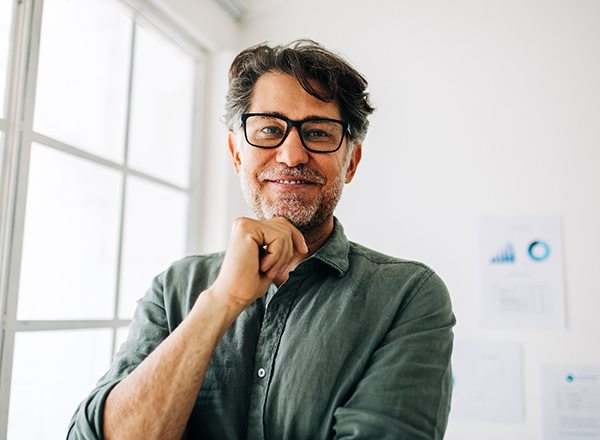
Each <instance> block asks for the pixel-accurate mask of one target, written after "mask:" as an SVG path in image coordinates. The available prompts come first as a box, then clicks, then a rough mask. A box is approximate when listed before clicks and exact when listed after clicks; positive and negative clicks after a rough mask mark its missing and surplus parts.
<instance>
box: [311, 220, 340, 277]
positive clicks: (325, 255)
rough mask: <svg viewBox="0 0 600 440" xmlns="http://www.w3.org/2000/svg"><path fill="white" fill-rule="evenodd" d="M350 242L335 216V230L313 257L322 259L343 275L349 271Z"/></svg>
mask: <svg viewBox="0 0 600 440" xmlns="http://www.w3.org/2000/svg"><path fill="white" fill-rule="evenodd" d="M349 251H350V243H349V242H348V239H347V238H346V235H345V234H344V228H343V227H342V224H341V223H340V222H339V220H338V219H337V218H335V217H334V218H333V232H332V233H331V235H330V236H329V238H328V239H327V241H326V242H325V244H324V245H323V246H321V247H320V248H319V249H318V250H317V252H315V253H314V254H313V256H312V257H311V258H314V259H315V260H319V261H322V262H323V263H325V264H326V265H328V266H329V267H331V268H332V269H334V270H335V271H336V272H337V273H338V275H339V276H340V277H341V276H343V275H344V274H345V273H346V272H347V271H348V266H349V263H348V252H349Z"/></svg>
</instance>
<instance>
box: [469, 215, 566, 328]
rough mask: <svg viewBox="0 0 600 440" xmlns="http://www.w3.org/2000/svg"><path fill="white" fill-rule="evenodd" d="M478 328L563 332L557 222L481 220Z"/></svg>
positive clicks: (543, 219) (546, 219) (549, 219)
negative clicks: (480, 295) (479, 325)
mask: <svg viewBox="0 0 600 440" xmlns="http://www.w3.org/2000/svg"><path fill="white" fill-rule="evenodd" d="M480 232H481V255H480V260H481V281H482V282H481V286H482V324H483V325H484V326H485V327H495V328H533V329H562V328H564V327H565V306H564V295H565V293H564V278H563V253H562V237H561V225H560V218H559V217H485V218H483V219H482V221H481V228H480Z"/></svg>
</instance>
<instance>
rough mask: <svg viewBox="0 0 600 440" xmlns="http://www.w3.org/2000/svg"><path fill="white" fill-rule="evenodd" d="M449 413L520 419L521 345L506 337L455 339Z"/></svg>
mask: <svg viewBox="0 0 600 440" xmlns="http://www.w3.org/2000/svg"><path fill="white" fill-rule="evenodd" d="M452 370H453V379H454V380H453V390H452V406H451V408H452V409H451V413H450V414H451V417H452V418H453V419H457V420H466V421H493V422H521V421H523V384H522V374H521V346H520V345H519V344H518V343H514V342H506V341H500V342H497V341H456V342H455V344H454V352H453V354H452Z"/></svg>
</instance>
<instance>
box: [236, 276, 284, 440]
mask: <svg viewBox="0 0 600 440" xmlns="http://www.w3.org/2000/svg"><path fill="white" fill-rule="evenodd" d="M286 287H287V286H286ZM279 293H280V292H278V295H279ZM291 304H292V299H291V298H285V299H282V298H281V297H280V299H279V300H276V301H275V302H270V304H269V306H268V307H267V309H266V311H265V315H264V318H263V323H262V328H261V330H260V335H259V338H258V343H257V346H256V354H255V358H254V365H255V370H254V374H256V376H254V378H255V379H254V381H253V384H252V390H251V393H250V408H249V417H248V431H247V438H248V439H263V438H264V426H263V414H264V408H265V403H266V398H267V392H268V387H269V383H270V380H269V379H270V377H271V375H272V374H273V372H272V368H271V367H272V364H273V361H274V358H275V356H276V350H277V347H278V345H279V340H280V339H281V335H282V333H283V329H284V328H285V322H286V319H287V315H288V312H289V309H290V307H291Z"/></svg>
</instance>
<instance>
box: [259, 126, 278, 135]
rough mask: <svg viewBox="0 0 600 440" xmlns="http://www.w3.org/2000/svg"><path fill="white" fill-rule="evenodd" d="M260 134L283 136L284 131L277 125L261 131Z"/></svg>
mask: <svg viewBox="0 0 600 440" xmlns="http://www.w3.org/2000/svg"><path fill="white" fill-rule="evenodd" d="M260 133H261V134H262V135H265V136H281V135H282V134H283V130H282V129H281V127H278V126H276V125H268V126H265V127H262V128H261V129H260Z"/></svg>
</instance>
